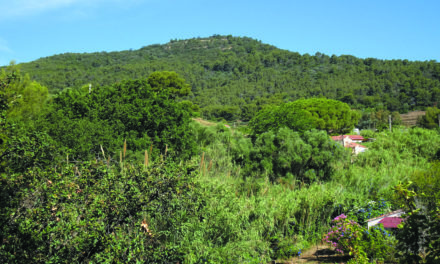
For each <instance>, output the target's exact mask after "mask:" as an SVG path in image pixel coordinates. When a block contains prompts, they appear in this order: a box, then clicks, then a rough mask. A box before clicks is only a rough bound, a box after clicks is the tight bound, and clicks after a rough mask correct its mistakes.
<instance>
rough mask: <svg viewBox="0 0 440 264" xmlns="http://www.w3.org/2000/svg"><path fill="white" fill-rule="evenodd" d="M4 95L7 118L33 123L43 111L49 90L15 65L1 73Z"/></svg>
mask: <svg viewBox="0 0 440 264" xmlns="http://www.w3.org/2000/svg"><path fill="white" fill-rule="evenodd" d="M0 79H1V80H2V90H3V91H2V93H3V96H4V100H6V101H7V104H8V110H7V112H6V116H7V117H8V118H12V119H19V120H23V121H26V122H27V121H32V120H33V119H34V118H35V117H36V116H37V115H38V114H39V113H40V111H41V110H42V109H43V107H44V104H45V102H46V100H47V98H48V95H49V93H48V90H47V88H46V87H44V86H42V85H40V84H39V83H37V82H35V81H31V80H30V77H29V75H27V74H26V75H23V74H21V72H20V69H19V68H18V66H16V65H15V64H11V65H10V66H8V67H7V68H6V69H2V71H1V73H0Z"/></svg>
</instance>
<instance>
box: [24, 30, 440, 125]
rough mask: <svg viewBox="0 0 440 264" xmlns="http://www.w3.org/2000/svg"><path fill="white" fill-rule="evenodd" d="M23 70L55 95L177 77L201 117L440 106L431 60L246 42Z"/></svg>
mask: <svg viewBox="0 0 440 264" xmlns="http://www.w3.org/2000/svg"><path fill="white" fill-rule="evenodd" d="M21 67H22V70H23V71H24V72H26V73H29V74H30V76H31V78H32V79H33V80H36V81H38V82H40V83H42V84H43V85H45V86H47V87H48V88H49V91H51V92H52V93H56V92H57V91H60V90H63V89H65V88H75V87H81V86H83V85H88V84H89V83H91V84H92V85H93V86H104V85H111V84H112V83H115V82H119V81H121V80H123V79H138V78H146V77H147V76H148V75H149V74H150V73H152V72H154V71H175V72H177V73H178V74H180V75H181V76H182V77H184V78H185V79H186V80H187V82H188V83H189V84H190V85H191V87H192V94H191V95H190V96H188V97H187V98H186V99H187V100H191V101H192V102H194V103H196V104H198V105H199V106H200V107H201V108H202V110H203V112H204V117H205V118H225V119H242V120H248V119H249V118H250V117H251V116H252V115H253V113H254V112H255V111H257V110H258V109H260V108H261V107H262V106H263V105H264V104H267V103H277V102H278V103H280V102H287V101H293V100H296V99H298V98H309V97H327V98H331V99H337V100H340V101H343V102H346V103H348V104H350V105H351V106H352V107H353V108H356V109H364V108H375V109H387V110H390V111H399V112H407V111H409V110H415V109H424V108H425V107H430V106H433V105H436V104H437V103H438V102H439V101H440V64H439V63H438V62H436V61H425V62H421V61H413V62H412V61H408V60H379V59H374V58H367V59H360V58H356V57H354V56H350V55H341V56H335V55H332V56H329V55H325V54H322V53H319V52H318V53H316V54H314V55H309V54H299V53H298V52H291V51H287V50H282V49H279V48H277V47H275V46H272V45H269V44H264V43H261V41H258V40H255V39H252V38H248V37H233V36H221V35H214V36H211V37H208V38H192V39H186V40H171V41H170V42H168V43H166V44H154V45H149V46H145V47H142V48H140V49H138V50H125V51H119V52H96V53H82V54H79V53H64V54H59V55H54V56H50V57H46V58H41V59H39V60H36V61H33V62H30V63H23V64H22V65H21Z"/></svg>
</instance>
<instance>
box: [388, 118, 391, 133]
mask: <svg viewBox="0 0 440 264" xmlns="http://www.w3.org/2000/svg"><path fill="white" fill-rule="evenodd" d="M388 123H389V124H390V132H391V115H388Z"/></svg>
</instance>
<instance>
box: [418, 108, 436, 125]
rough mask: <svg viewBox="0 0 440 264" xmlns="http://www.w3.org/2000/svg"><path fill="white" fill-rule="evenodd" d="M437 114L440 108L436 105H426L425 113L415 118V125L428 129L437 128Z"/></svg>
mask: <svg viewBox="0 0 440 264" xmlns="http://www.w3.org/2000/svg"><path fill="white" fill-rule="evenodd" d="M439 116H440V109H438V108H437V107H428V108H427V109H426V114H425V115H424V116H421V117H420V118H419V119H418V120H417V125H418V126H420V127H424V128H428V129H433V128H438V127H439V119H440V118H439Z"/></svg>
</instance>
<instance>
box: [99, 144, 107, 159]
mask: <svg viewBox="0 0 440 264" xmlns="http://www.w3.org/2000/svg"><path fill="white" fill-rule="evenodd" d="M99 146H100V147H101V152H102V157H103V159H104V160H105V153H104V149H103V148H102V145H99ZM107 164H108V162H107Z"/></svg>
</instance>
